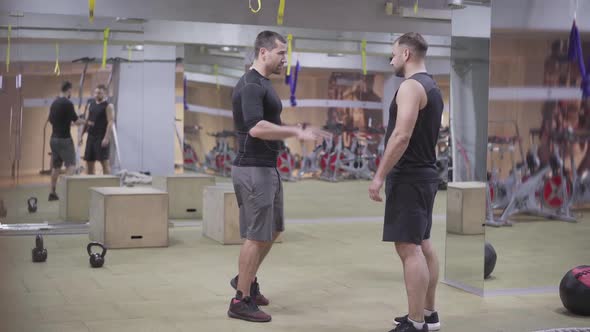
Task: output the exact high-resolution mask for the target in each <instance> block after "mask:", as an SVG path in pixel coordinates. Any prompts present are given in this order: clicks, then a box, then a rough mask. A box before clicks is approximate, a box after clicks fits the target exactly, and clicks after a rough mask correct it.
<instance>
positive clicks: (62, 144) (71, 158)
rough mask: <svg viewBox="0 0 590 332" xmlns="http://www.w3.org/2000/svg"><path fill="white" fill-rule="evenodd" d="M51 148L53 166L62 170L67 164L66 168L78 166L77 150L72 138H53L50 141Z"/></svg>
mask: <svg viewBox="0 0 590 332" xmlns="http://www.w3.org/2000/svg"><path fill="white" fill-rule="evenodd" d="M49 146H50V147H51V166H52V167H53V168H61V166H62V165H63V164H64V163H65V164H66V167H69V166H75V165H76V150H75V148H74V141H73V140H72V139H71V138H56V137H52V138H51V139H50V140H49Z"/></svg>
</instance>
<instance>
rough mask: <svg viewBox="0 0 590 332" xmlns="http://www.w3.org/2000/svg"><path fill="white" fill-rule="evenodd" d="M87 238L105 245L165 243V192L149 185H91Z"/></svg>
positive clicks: (166, 202)
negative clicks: (113, 186) (108, 186)
mask: <svg viewBox="0 0 590 332" xmlns="http://www.w3.org/2000/svg"><path fill="white" fill-rule="evenodd" d="M89 236H90V240H91V241H98V242H101V243H103V244H104V245H105V246H106V247H107V248H109V249H110V248H144V247H167V246H168V194H167V193H166V192H163V191H160V190H157V189H154V188H150V187H131V188H129V187H123V188H92V189H91V202H90V233H89Z"/></svg>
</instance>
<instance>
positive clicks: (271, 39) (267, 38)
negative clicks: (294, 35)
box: [254, 31, 287, 59]
mask: <svg viewBox="0 0 590 332" xmlns="http://www.w3.org/2000/svg"><path fill="white" fill-rule="evenodd" d="M277 40H278V41H280V42H281V43H283V44H286V43H287V40H286V39H285V37H283V36H282V35H281V34H279V33H277V32H274V31H262V32H261V33H259V34H258V36H257V37H256V42H255V43H254V57H255V58H256V59H258V54H260V49H261V48H266V49H267V50H269V51H272V50H274V49H275V47H276V46H277V43H276V41H277Z"/></svg>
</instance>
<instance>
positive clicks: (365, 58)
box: [361, 39, 367, 75]
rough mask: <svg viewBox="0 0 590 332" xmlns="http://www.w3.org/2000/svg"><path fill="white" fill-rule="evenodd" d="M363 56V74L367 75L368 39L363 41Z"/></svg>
mask: <svg viewBox="0 0 590 332" xmlns="http://www.w3.org/2000/svg"><path fill="white" fill-rule="evenodd" d="M361 56H362V59H363V75H367V40H366V39H363V40H362V41H361Z"/></svg>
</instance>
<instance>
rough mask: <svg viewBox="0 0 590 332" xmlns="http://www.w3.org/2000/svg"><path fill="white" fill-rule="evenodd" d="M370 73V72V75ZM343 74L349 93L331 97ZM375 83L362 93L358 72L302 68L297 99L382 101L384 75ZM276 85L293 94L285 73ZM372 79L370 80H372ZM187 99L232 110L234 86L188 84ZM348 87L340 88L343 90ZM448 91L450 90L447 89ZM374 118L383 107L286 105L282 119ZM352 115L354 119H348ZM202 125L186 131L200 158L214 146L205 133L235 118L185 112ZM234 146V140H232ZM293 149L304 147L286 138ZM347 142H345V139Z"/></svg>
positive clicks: (284, 94) (229, 125) (228, 126)
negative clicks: (347, 81)
mask: <svg viewBox="0 0 590 332" xmlns="http://www.w3.org/2000/svg"><path fill="white" fill-rule="evenodd" d="M370 75H371V74H370ZM336 76H342V77H344V78H346V79H348V80H350V81H353V83H351V87H350V88H349V89H348V94H347V95H344V96H343V94H344V93H341V94H340V95H336V96H332V94H333V91H331V90H334V89H335V85H334V82H332V83H331V82H330V80H331V78H332V81H334V77H336ZM372 78H373V79H372V82H373V84H372V86H370V87H367V91H368V92H364V93H360V92H359V91H360V90H359V87H360V83H361V81H362V75H360V74H359V73H357V72H346V73H335V72H334V71H333V70H323V69H303V70H301V71H300V73H299V76H298V82H297V91H296V95H297V99H298V100H301V99H341V100H363V101H378V102H381V100H382V96H383V75H382V74H375V75H373V76H372ZM271 80H272V84H273V87H274V88H275V89H276V91H277V93H278V94H279V96H280V98H281V99H282V100H289V98H290V96H291V93H290V90H289V86H288V85H286V84H285V77H284V76H274V77H273V78H272V79H271ZM369 81H371V80H369ZM188 90H189V92H188V102H189V104H193V105H199V106H206V107H211V108H217V109H223V110H227V111H229V112H231V109H232V108H231V93H232V88H231V87H225V86H221V87H220V89H219V91H218V90H217V88H216V86H215V85H214V84H207V83H196V82H189V83H188ZM344 90H346V89H340V90H339V91H341V92H342V91H344ZM447 90H448V89H447ZM367 95H373V97H372V98H373V99H370V100H367V98H366V96H367ZM365 113H370V116H371V117H372V121H373V123H372V125H373V126H379V125H381V124H382V123H383V114H382V111H381V110H363V109H350V108H331V109H329V108H322V107H284V108H283V113H282V120H283V123H284V124H287V125H296V124H299V123H308V124H310V125H313V126H317V127H321V126H324V125H326V123H327V122H328V115H329V114H334V116H336V117H339V119H338V121H348V120H352V121H354V123H355V125H359V124H361V125H359V126H363V127H364V126H366V125H368V123H367V120H366V118H367V115H366V114H365ZM349 118H351V119H349ZM197 123H198V124H199V125H201V126H202V127H203V130H201V133H199V134H196V135H195V134H187V141H188V142H189V143H190V144H191V145H192V146H193V148H194V149H195V151H196V152H197V154H198V155H199V157H200V158H202V156H204V155H205V154H206V153H207V152H208V151H209V150H211V149H212V148H213V147H214V146H215V138H214V137H210V136H208V135H206V132H216V131H221V130H233V120H232V118H231V117H224V116H215V115H209V114H203V113H194V112H190V111H186V112H185V125H186V126H190V125H195V124H197ZM231 143H232V146H233V143H234V142H231ZM285 143H286V144H287V146H288V147H289V148H290V150H291V152H292V153H294V154H301V151H302V148H301V144H300V142H299V141H298V140H297V139H295V138H290V139H287V140H286V141H285ZM345 143H346V142H345ZM313 147H314V144H313V143H311V142H307V143H306V149H307V151H310V150H311V149H313Z"/></svg>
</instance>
